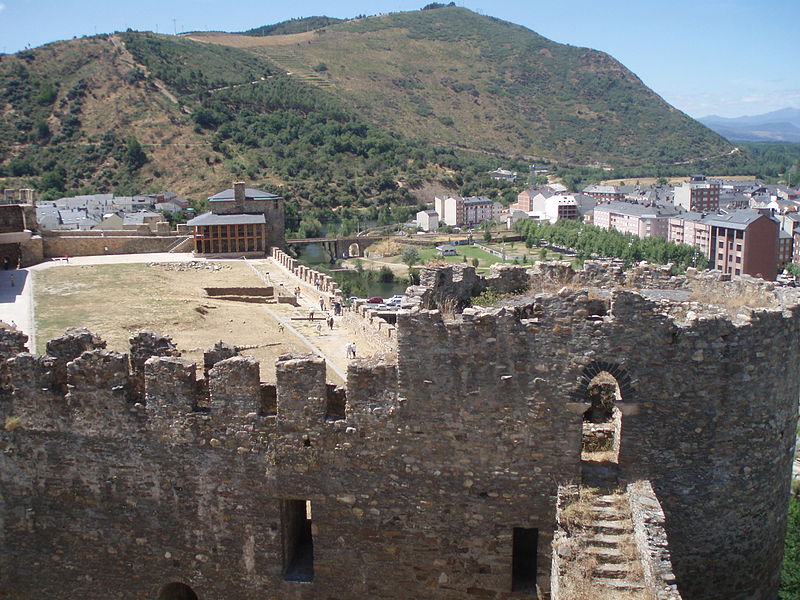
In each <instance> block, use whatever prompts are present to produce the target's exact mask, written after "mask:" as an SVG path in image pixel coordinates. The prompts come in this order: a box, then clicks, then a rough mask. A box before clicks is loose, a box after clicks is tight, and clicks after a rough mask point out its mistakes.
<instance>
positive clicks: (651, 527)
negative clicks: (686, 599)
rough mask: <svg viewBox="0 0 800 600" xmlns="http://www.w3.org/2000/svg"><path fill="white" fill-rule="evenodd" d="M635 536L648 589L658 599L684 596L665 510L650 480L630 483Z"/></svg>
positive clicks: (676, 599)
mask: <svg viewBox="0 0 800 600" xmlns="http://www.w3.org/2000/svg"><path fill="white" fill-rule="evenodd" d="M628 501H629V502H630V506H631V519H632V521H633V538H634V540H635V542H636V549H637V551H638V554H639V558H640V563H641V565H642V571H643V572H644V581H645V585H646V586H647V592H648V593H649V594H650V597H652V598H654V599H655V600H681V594H680V592H679V591H678V586H677V581H676V578H675V574H674V573H673V568H672V559H671V557H670V551H669V540H668V539H667V531H666V528H665V524H664V511H663V510H661V504H660V503H659V501H658V498H656V495H655V492H654V491H653V486H652V485H650V482H649V481H637V482H635V483H631V484H628Z"/></svg>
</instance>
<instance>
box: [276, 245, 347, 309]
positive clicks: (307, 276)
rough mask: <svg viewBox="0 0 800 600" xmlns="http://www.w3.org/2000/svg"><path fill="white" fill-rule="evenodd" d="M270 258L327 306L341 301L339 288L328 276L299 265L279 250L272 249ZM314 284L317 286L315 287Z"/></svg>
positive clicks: (298, 262)
mask: <svg viewBox="0 0 800 600" xmlns="http://www.w3.org/2000/svg"><path fill="white" fill-rule="evenodd" d="M270 257H271V258H272V260H273V261H275V263H277V264H278V265H280V266H281V267H283V268H284V269H285V270H286V271H288V272H289V273H290V274H291V275H294V277H295V278H297V280H298V283H300V284H302V285H303V287H304V288H305V290H306V291H309V290H310V291H313V293H314V294H316V295H318V296H321V297H323V298H324V299H325V301H326V303H327V304H328V306H330V303H331V302H333V301H334V300H339V301H341V300H342V292H341V291H340V290H339V286H338V285H337V284H336V282H335V281H334V280H333V278H332V277H330V276H329V275H325V274H324V273H321V272H319V271H315V270H314V269H312V268H311V267H307V266H305V265H302V264H300V261H298V260H297V259H295V258H292V257H291V256H289V255H288V254H286V252H284V251H283V250H281V249H280V248H272V250H271V251H270ZM315 282H317V283H318V285H315Z"/></svg>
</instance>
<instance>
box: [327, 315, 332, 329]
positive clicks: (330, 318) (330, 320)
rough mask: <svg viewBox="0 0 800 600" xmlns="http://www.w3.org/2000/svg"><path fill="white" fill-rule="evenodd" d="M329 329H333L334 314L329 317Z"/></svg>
mask: <svg viewBox="0 0 800 600" xmlns="http://www.w3.org/2000/svg"><path fill="white" fill-rule="evenodd" d="M328 329H330V330H331V331H333V316H332V315H331V316H330V317H328Z"/></svg>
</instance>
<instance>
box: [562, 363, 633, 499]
mask: <svg viewBox="0 0 800 600" xmlns="http://www.w3.org/2000/svg"><path fill="white" fill-rule="evenodd" d="M631 383H632V382H631V377H630V375H629V374H628V372H627V371H626V370H625V369H623V368H622V367H621V366H620V365H618V364H615V363H608V362H604V361H595V362H593V363H592V364H590V365H589V366H587V367H586V368H585V369H584V370H583V372H582V373H581V384H580V385H579V386H578V389H577V390H576V391H575V392H574V394H573V399H574V400H575V401H576V402H581V403H584V404H588V405H589V406H588V408H587V409H586V411H585V412H584V413H583V419H582V436H581V470H582V473H583V480H584V484H587V485H591V486H592V487H613V486H614V485H616V484H617V482H618V476H619V457H620V449H621V448H622V446H623V443H624V442H623V435H622V432H623V422H622V414H623V413H622V410H621V408H620V406H621V405H623V404H624V403H625V404H626V403H629V402H630V401H631V399H632V398H633V396H634V390H633V387H632V385H631Z"/></svg>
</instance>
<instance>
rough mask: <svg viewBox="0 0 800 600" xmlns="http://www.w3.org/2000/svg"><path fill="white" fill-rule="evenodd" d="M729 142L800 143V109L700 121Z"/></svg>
mask: <svg viewBox="0 0 800 600" xmlns="http://www.w3.org/2000/svg"><path fill="white" fill-rule="evenodd" d="M698 121H700V122H701V123H703V124H704V125H706V126H707V127H709V128H710V129H713V130H714V131H716V132H717V133H718V134H720V135H721V136H723V137H725V138H727V139H729V140H732V141H733V140H743V141H748V142H800V109H797V108H782V109H780V110H774V111H772V112H768V113H764V114H761V115H748V116H743V117H734V118H729V117H719V116H717V115H709V116H707V117H701V118H700V119H698Z"/></svg>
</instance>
